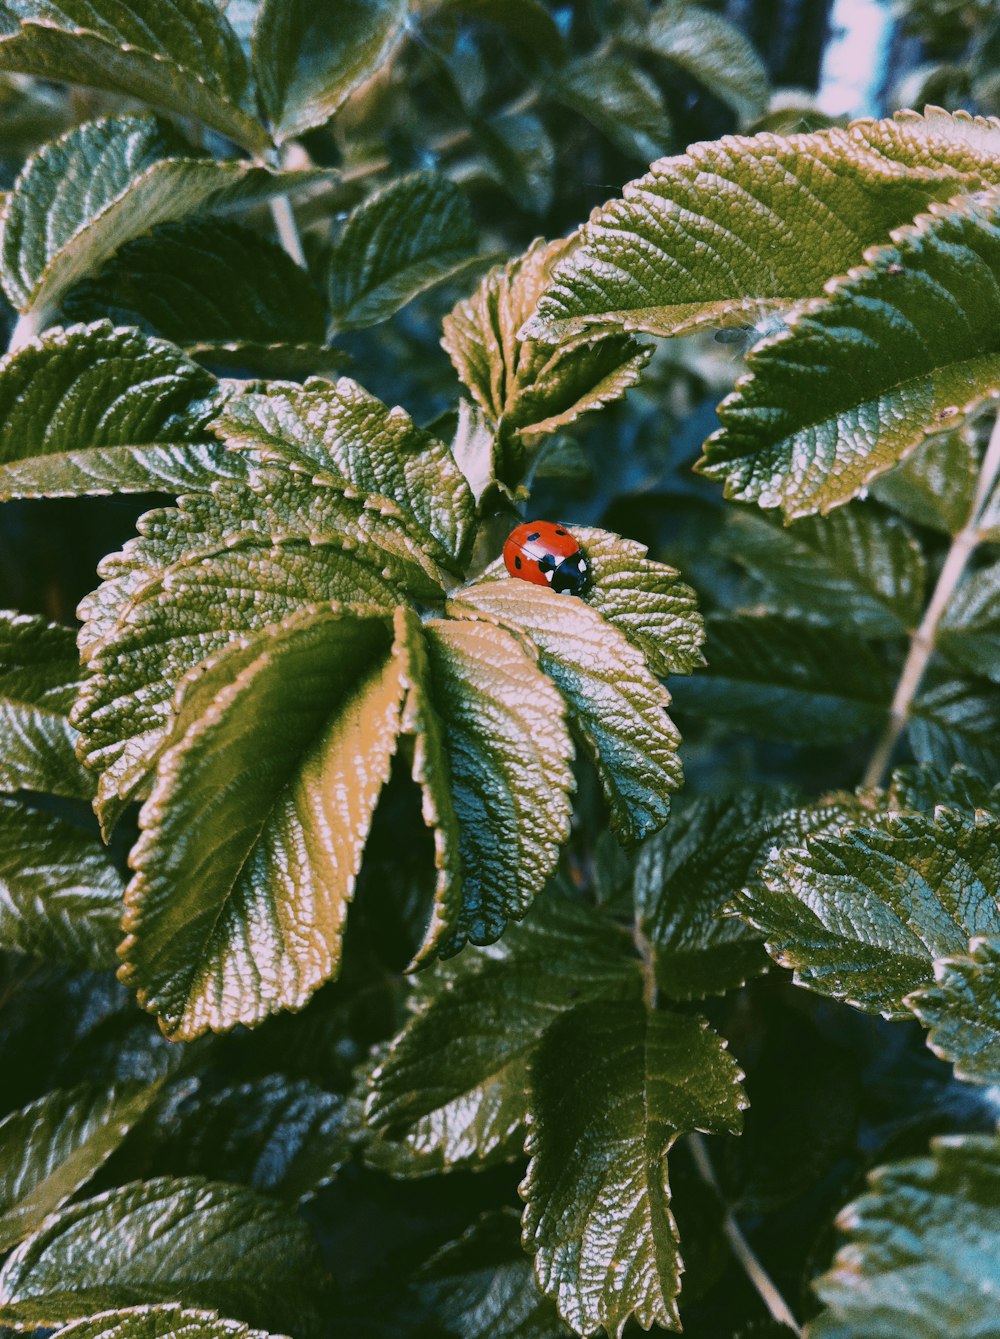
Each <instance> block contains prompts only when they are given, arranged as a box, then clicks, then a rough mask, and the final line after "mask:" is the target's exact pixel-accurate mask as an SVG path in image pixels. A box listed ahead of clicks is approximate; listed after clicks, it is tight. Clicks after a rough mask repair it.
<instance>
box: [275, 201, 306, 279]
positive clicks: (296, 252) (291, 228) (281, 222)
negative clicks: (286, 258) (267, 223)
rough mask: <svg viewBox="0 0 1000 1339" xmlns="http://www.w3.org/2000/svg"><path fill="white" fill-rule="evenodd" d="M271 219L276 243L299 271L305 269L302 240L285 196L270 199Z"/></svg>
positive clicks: (289, 202) (290, 206)
mask: <svg viewBox="0 0 1000 1339" xmlns="http://www.w3.org/2000/svg"><path fill="white" fill-rule="evenodd" d="M271 217H272V218H273V219H274V226H275V227H276V228H277V230H278V241H279V242H280V243H281V245H282V246H283V247H284V248H285V250H286V251H287V252H288V254H289V255H290V256H291V258H292V260H294V261H295V263H296V265H298V267H299V269H301V270H304V269H305V268H306V253H305V252H304V251H303V250H302V240H301V238H300V237H299V230H298V228H297V227H296V224H295V215H294V213H293V212H292V205H291V201H290V200H289V198H288V196H287V195H275V196H273V197H272V199H271Z"/></svg>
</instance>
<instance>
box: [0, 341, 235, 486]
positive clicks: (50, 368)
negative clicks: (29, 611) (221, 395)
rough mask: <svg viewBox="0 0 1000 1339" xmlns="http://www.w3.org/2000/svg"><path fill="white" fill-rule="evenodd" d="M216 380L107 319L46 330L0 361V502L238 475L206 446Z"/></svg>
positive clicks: (215, 446) (229, 460)
mask: <svg viewBox="0 0 1000 1339" xmlns="http://www.w3.org/2000/svg"><path fill="white" fill-rule="evenodd" d="M215 388H216V382H215V380H214V378H213V377H211V376H209V374H208V373H207V372H204V371H203V370H202V369H201V368H199V367H197V366H196V365H195V364H194V363H192V362H191V361H190V359H188V358H186V357H185V356H184V355H183V354H182V353H181V352H180V351H179V350H178V349H175V348H174V347H173V346H172V345H170V344H165V343H163V342H161V341H160V340H154V339H149V338H147V337H146V336H145V335H142V334H140V333H139V331H137V330H114V329H112V327H111V325H110V323H109V322H107V321H100V322H98V323H97V324H95V325H91V326H72V327H71V328H70V329H68V330H60V329H56V330H49V331H46V333H45V334H44V335H43V336H42V337H41V339H38V340H32V341H31V342H30V343H29V344H26V345H25V346H24V347H23V348H22V349H19V350H18V351H17V352H16V353H12V354H8V355H7V357H6V358H4V359H3V360H2V362H0V501H6V500H7V499H9V498H15V497H78V496H81V495H83V494H93V493H112V492H113V493H143V492H154V491H156V492H168V491H174V490H176V491H178V492H180V491H182V490H183V489H185V488H190V487H198V486H201V487H204V486H206V484H207V483H209V482H211V481H213V480H215V479H218V478H223V477H226V476H227V475H228V476H229V477H236V478H239V477H242V476H244V475H245V474H246V463H245V462H244V461H243V460H241V459H240V458H239V457H238V456H232V455H228V456H227V453H226V452H225V451H224V450H223V449H222V447H220V445H219V443H218V442H216V441H214V440H212V439H211V438H210V437H209V436H208V434H207V432H206V429H205V424H206V423H207V421H208V420H209V418H210V417H211V414H212V400H211V398H209V397H211V396H212V394H213V392H214V391H215Z"/></svg>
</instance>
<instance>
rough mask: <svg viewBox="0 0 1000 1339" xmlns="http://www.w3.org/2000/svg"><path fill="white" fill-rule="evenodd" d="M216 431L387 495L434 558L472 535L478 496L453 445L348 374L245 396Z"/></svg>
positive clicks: (456, 552)
mask: <svg viewBox="0 0 1000 1339" xmlns="http://www.w3.org/2000/svg"><path fill="white" fill-rule="evenodd" d="M215 427H216V430H217V431H218V432H219V433H220V435H221V436H222V437H223V438H224V440H225V441H226V442H227V444H228V445H229V446H231V447H234V448H237V449H239V450H248V451H250V452H251V453H253V455H254V456H256V457H259V458H262V459H264V460H279V461H282V462H283V463H285V464H288V465H290V466H292V467H293V468H294V469H297V470H301V471H303V472H306V473H308V474H309V475H310V476H312V477H313V478H315V479H316V480H318V481H319V482H332V483H334V484H337V485H339V486H341V487H343V486H344V485H347V486H348V487H349V488H350V489H352V490H357V491H358V492H360V493H362V494H367V495H369V499H370V501H371V502H373V503H374V504H376V505H377V504H378V502H379V501H380V500H382V499H385V500H386V501H387V502H388V503H389V509H391V510H393V511H394V512H395V514H396V515H397V516H400V517H402V518H403V521H404V524H405V526H406V527H407V528H408V529H410V530H411V531H412V532H413V533H414V535H416V536H418V537H420V538H421V539H425V540H426V545H427V548H428V549H429V550H430V551H431V554H432V556H434V557H437V558H442V559H444V560H445V561H447V560H449V559H451V560H455V559H457V558H458V557H459V556H460V555H461V554H462V553H463V552H464V550H465V547H466V545H467V544H468V542H469V541H470V540H471V538H472V531H473V523H474V518H475V506H474V503H473V501H472V494H471V493H470V492H469V487H468V484H467V483H466V482H465V477H464V476H463V474H462V472H461V470H460V469H459V467H458V465H457V463H456V461H455V458H454V457H453V456H452V454H451V452H450V451H449V450H448V448H447V447H446V446H445V445H444V443H442V442H438V441H436V440H435V439H434V438H433V437H431V436H430V434H429V433H426V432H423V431H422V430H421V429H419V428H417V427H416V426H415V424H414V422H413V420H412V419H411V418H410V416H409V415H408V414H406V413H405V412H404V411H403V410H402V409H400V408H399V407H398V406H397V407H396V408H394V409H389V408H387V407H386V406H385V405H384V404H382V402H381V401H380V400H377V399H376V398H375V397H374V396H373V395H369V394H368V392H367V391H366V390H364V389H363V388H362V387H361V386H359V385H358V384H357V382H355V381H350V380H349V379H348V378H347V377H342V378H341V379H340V381H338V382H337V384H336V385H335V386H333V385H331V384H330V383H329V382H325V381H319V380H311V381H307V382H306V384H305V385H304V386H301V387H300V386H288V385H283V384H282V383H274V385H273V387H272V388H271V389H270V390H269V392H268V393H267V394H263V395H258V394H245V395H240V396H238V397H236V398H235V399H232V400H230V401H229V402H228V403H227V405H226V407H225V410H224V412H223V413H222V415H221V416H220V417H219V419H218V420H217V421H216V424H215Z"/></svg>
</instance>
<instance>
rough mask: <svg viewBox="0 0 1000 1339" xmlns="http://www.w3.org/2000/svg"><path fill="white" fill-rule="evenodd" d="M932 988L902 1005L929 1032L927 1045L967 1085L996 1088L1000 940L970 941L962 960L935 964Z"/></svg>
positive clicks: (999, 1044) (909, 997) (998, 1073)
mask: <svg viewBox="0 0 1000 1339" xmlns="http://www.w3.org/2000/svg"><path fill="white" fill-rule="evenodd" d="M934 977H935V984H934V985H933V986H924V987H922V988H921V989H920V990H915V991H913V993H912V994H910V995H907V997H906V1004H907V1005H908V1007H909V1008H911V1009H912V1010H913V1012H914V1013H915V1014H916V1015H917V1017H918V1018H919V1019H920V1021H921V1023H923V1025H924V1027H926V1028H929V1029H930V1033H929V1035H928V1038H927V1045H928V1046H929V1047H930V1048H931V1050H932V1051H933V1052H934V1054H935V1055H939V1056H940V1057H941V1058H942V1060H950V1061H951V1062H952V1064H953V1065H954V1066H955V1075H956V1077H957V1078H960V1079H965V1080H967V1081H968V1082H970V1083H1000V940H998V939H973V940H972V942H971V944H970V945H969V950H968V953H967V954H963V955H961V956H960V957H954V958H939V959H938V960H937V962H935V964H934Z"/></svg>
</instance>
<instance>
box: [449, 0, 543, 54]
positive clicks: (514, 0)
mask: <svg viewBox="0 0 1000 1339" xmlns="http://www.w3.org/2000/svg"><path fill="white" fill-rule="evenodd" d="M432 7H433V8H434V9H437V10H439V11H440V12H442V13H444V14H456V13H457V14H467V15H468V16H469V18H472V19H485V20H488V21H489V22H490V23H496V24H499V25H500V26H501V27H503V28H505V29H507V31H508V32H509V34H510V36H511V37H512V38H513V39H514V40H515V41H516V42H519V43H521V44H523V45H524V46H525V47H526V48H527V49H528V50H529V51H530V52H531V53H532V54H533V55H536V54H541V55H544V56H547V57H548V58H549V59H550V60H558V59H559V58H560V57H561V56H562V55H563V54H564V50H565V44H564V42H563V38H562V34H561V33H560V31H559V25H558V24H557V23H556V21H555V19H553V17H552V15H551V14H550V13H549V11H548V9H547V8H546V7H545V0H442V3H440V4H437V3H436V0H432Z"/></svg>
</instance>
